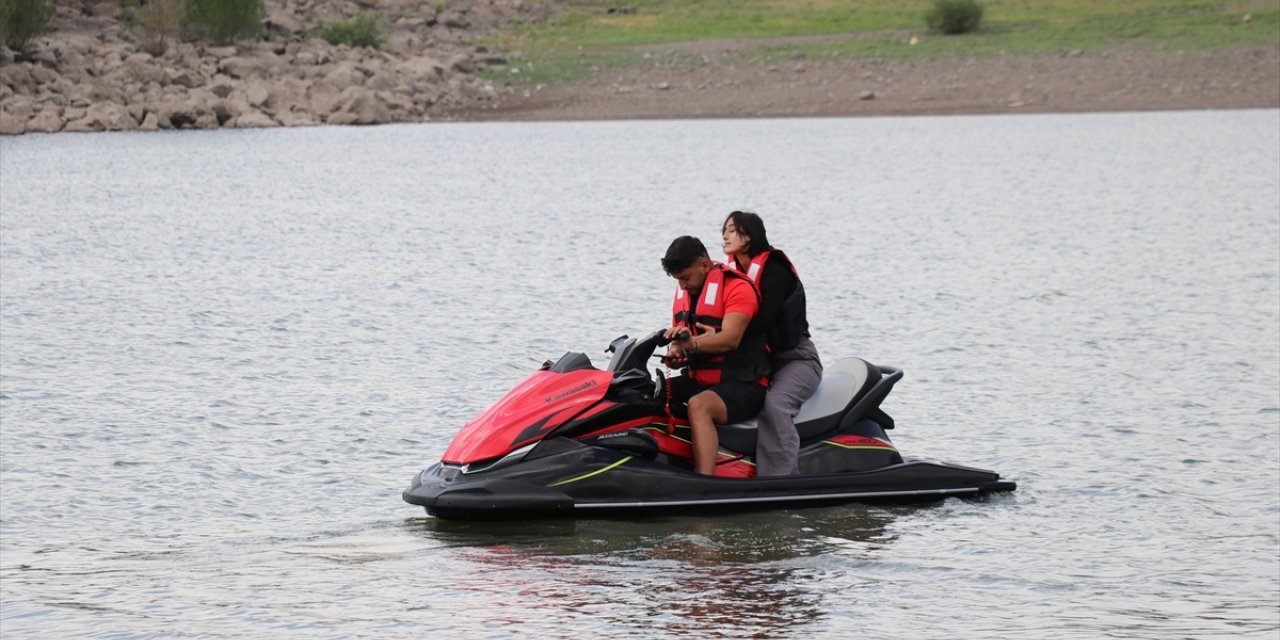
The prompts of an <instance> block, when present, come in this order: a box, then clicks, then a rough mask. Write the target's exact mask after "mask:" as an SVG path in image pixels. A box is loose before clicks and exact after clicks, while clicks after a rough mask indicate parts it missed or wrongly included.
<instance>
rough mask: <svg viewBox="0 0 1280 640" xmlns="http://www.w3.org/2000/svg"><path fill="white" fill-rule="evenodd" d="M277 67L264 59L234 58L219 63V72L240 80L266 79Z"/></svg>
mask: <svg viewBox="0 0 1280 640" xmlns="http://www.w3.org/2000/svg"><path fill="white" fill-rule="evenodd" d="M275 66H276V65H275V64H274V63H273V62H268V61H266V60H264V59H263V58H258V57H253V58H249V57H245V56H232V57H230V58H226V59H224V60H222V61H221V62H219V63H218V72H219V73H225V74H227V75H229V76H231V77H232V78H239V79H246V78H266V77H270V76H271V75H272V72H273V71H274V70H275V69H274V67H275Z"/></svg>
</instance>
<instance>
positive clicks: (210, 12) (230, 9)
mask: <svg viewBox="0 0 1280 640" xmlns="http://www.w3.org/2000/svg"><path fill="white" fill-rule="evenodd" d="M187 1H188V2H189V5H188V7H187V28H188V30H189V31H190V32H191V34H192V35H194V36H196V37H198V38H203V39H206V40H210V41H212V42H214V43H216V44H230V43H232V42H235V41H236V40H244V39H249V38H258V37H261V35H262V19H263V18H265V17H266V16H267V8H266V6H265V5H264V4H263V0H187Z"/></svg>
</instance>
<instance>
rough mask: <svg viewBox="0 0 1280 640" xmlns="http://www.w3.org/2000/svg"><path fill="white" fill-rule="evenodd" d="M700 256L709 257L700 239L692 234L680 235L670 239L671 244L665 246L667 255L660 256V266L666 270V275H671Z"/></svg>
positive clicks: (688, 265)
mask: <svg viewBox="0 0 1280 640" xmlns="http://www.w3.org/2000/svg"><path fill="white" fill-rule="evenodd" d="M702 258H707V259H710V258H711V256H709V255H707V247H706V246H705V245H703V244H702V241H701V240H699V239H697V238H695V237H693V236H680V237H679V238H676V239H675V240H672V241H671V246H669V247H667V255H665V256H663V257H662V268H663V269H664V270H666V272H667V275H669V276H673V275H675V274H677V273H679V272H681V271H684V270H685V269H688V268H689V267H692V266H693V263H695V262H697V261H698V260H700V259H702Z"/></svg>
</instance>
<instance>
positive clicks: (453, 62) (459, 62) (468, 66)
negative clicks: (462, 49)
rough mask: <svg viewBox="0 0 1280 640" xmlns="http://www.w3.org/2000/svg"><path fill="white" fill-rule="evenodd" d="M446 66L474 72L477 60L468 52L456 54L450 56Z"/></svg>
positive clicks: (455, 69)
mask: <svg viewBox="0 0 1280 640" xmlns="http://www.w3.org/2000/svg"><path fill="white" fill-rule="evenodd" d="M445 66H447V67H448V68H450V69H453V70H454V71H460V72H462V73H473V72H474V71H475V70H476V63H475V61H474V60H473V59H472V58H471V56H470V55H469V54H466V53H459V54H455V55H454V56H453V57H451V58H449V62H447V63H445Z"/></svg>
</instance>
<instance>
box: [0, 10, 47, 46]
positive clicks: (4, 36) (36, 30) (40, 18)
mask: <svg viewBox="0 0 1280 640" xmlns="http://www.w3.org/2000/svg"><path fill="white" fill-rule="evenodd" d="M51 18H53V0H0V41H3V43H4V46H6V47H9V48H10V49H13V50H14V51H21V50H23V49H25V48H26V46H27V43H28V42H30V41H31V39H32V38H34V37H36V36H38V35H40V34H41V33H44V28H45V25H47V24H49V20H50V19H51Z"/></svg>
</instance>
